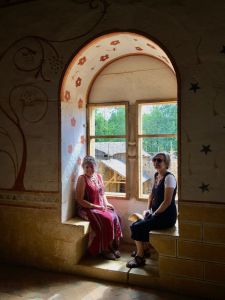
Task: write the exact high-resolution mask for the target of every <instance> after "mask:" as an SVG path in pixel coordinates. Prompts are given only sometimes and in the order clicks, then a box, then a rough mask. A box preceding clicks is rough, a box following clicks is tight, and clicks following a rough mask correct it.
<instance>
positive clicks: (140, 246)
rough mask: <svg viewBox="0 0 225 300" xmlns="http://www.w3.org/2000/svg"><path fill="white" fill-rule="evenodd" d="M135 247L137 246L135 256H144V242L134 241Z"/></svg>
mask: <svg viewBox="0 0 225 300" xmlns="http://www.w3.org/2000/svg"><path fill="white" fill-rule="evenodd" d="M135 244H136V247H137V252H136V256H140V257H144V243H143V242H139V241H135Z"/></svg>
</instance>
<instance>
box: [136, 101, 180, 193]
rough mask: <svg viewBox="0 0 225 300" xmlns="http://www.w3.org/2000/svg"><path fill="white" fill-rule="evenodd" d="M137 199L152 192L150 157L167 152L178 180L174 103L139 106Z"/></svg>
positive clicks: (172, 170) (152, 103) (152, 175)
mask: <svg viewBox="0 0 225 300" xmlns="http://www.w3.org/2000/svg"><path fill="white" fill-rule="evenodd" d="M137 105H138V135H137V136H138V157H139V159H138V170H139V172H138V174H139V198H147V197H148V194H149V192H150V191H151V188H152V184H153V180H154V174H155V169H154V167H153V165H152V157H153V156H154V155H155V154H156V153H157V152H160V151H166V152H168V153H169V154H170V157H171V166H170V170H171V172H172V173H173V174H174V175H175V177H176V179H177V158H178V156H177V103H176V101H175V100H171V101H169V100H165V101H162V100H160V101H154V102H150V101H148V102H143V101H141V102H138V104H137Z"/></svg>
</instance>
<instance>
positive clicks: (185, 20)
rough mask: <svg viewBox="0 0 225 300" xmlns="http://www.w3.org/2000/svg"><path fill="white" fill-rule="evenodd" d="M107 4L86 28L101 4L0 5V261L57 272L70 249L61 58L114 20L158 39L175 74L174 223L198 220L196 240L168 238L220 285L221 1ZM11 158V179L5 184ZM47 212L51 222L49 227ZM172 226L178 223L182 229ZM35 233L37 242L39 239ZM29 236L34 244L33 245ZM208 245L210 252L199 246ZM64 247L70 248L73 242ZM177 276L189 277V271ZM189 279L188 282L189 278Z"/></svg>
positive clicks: (223, 172) (223, 190)
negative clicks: (64, 221) (64, 216)
mask: <svg viewBox="0 0 225 300" xmlns="http://www.w3.org/2000/svg"><path fill="white" fill-rule="evenodd" d="M108 2H110V6H109V7H107V8H106V10H105V16H104V18H103V19H102V20H101V21H100V23H98V25H97V26H95V27H94V28H93V29H92V30H90V31H89V29H91V28H92V27H93V26H94V24H95V22H96V20H98V19H99V18H100V17H101V14H102V12H103V11H104V9H103V7H102V3H103V2H101V1H97V4H98V5H97V6H96V8H91V7H90V6H89V3H84V4H78V3H76V2H75V1H67V2H66V3H62V1H54V2H52V1H48V2H47V1H34V2H32V1H31V2H28V3H24V4H18V5H14V6H8V7H2V8H1V10H0V19H1V26H2V28H5V30H1V32H0V40H1V43H0V53H1V54H3V55H2V56H1V57H0V78H1V92H0V103H1V107H3V109H4V110H5V111H4V112H3V110H1V112H0V114H1V116H0V126H1V136H0V149H1V150H2V151H1V153H0V161H1V173H0V187H1V189H2V191H1V193H0V203H1V206H0V210H1V216H2V217H1V218H0V228H1V238H0V239H1V240H0V254H1V258H2V259H4V260H9V259H11V260H13V261H15V262H22V263H23V262H25V260H26V257H28V258H27V261H26V263H27V264H30V265H36V261H38V262H39V265H41V266H42V267H50V266H53V268H54V263H56V265H58V266H59V268H62V269H63V266H65V260H64V256H66V255H67V251H72V250H71V249H72V248H68V242H69V241H70V237H69V236H68V232H70V230H71V229H70V228H69V227H68V225H60V206H61V203H60V199H61V191H60V186H61V184H60V181H61V174H60V167H59V166H60V162H61V161H60V147H59V141H60V138H59V133H60V130H59V126H60V122H59V119H58V116H59V114H58V109H59V88H60V79H61V78H62V74H63V71H64V70H65V66H66V64H68V62H69V61H70V58H71V57H73V55H74V54H75V53H76V51H77V50H78V49H80V48H81V47H82V46H83V45H84V43H86V41H88V40H90V39H92V38H94V37H95V36H96V35H100V34H101V33H102V32H106V31H110V30H112V29H114V28H115V27H116V28H118V29H119V30H129V29H130V28H131V29H134V30H137V31H142V32H143V33H146V34H147V35H150V36H152V37H154V38H155V39H157V40H158V41H159V42H160V43H162V45H163V46H164V47H165V48H166V49H167V50H168V53H170V55H171V57H172V59H173V60H174V62H175V64H176V67H177V70H178V72H179V77H180V83H179V88H180V94H179V97H180V98H179V101H180V102H181V106H180V107H181V111H180V113H181V114H180V120H181V124H180V125H181V126H180V133H181V147H180V150H181V165H180V171H181V172H180V183H181V185H180V199H179V201H180V204H182V205H180V224H181V225H180V226H189V225H190V227H191V226H194V227H195V226H196V230H197V231H198V228H199V226H200V228H201V230H203V231H201V234H203V233H204V239H203V238H202V239H201V240H200V241H198V240H197V241H194V242H189V241H188V242H185V241H182V240H181V241H179V242H178V243H179V244H180V247H181V246H182V249H183V250H182V251H183V252H182V253H183V254H182V256H186V254H185V253H186V252H185V251H187V250H188V249H189V250H190V251H188V252H190V254H189V255H191V257H189V258H190V259H194V260H198V261H200V262H201V261H204V268H205V271H204V272H205V273H201V274H200V275H201V276H204V277H201V281H204V282H205V283H210V284H209V286H212V289H213V288H214V289H218V288H220V287H223V288H224V281H221V279H220V278H221V277H219V278H218V277H217V274H218V273H219V270H220V271H221V272H222V273H221V274H224V257H223V253H224V251H223V247H224V244H225V242H224V231H223V226H224V221H223V219H222V217H220V212H221V211H222V210H221V207H223V205H224V203H225V198H224V195H225V185H224V178H225V165H224V150H225V143H224V130H225V129H224V126H225V123H224V122H225V121H224V113H225V111H224V94H225V86H224V79H223V78H224V73H225V72H224V71H225V62H224V59H225V56H224V55H225V54H224V50H223V52H221V51H222V49H223V47H224V46H223V45H224V31H225V25H224V8H225V7H224V1H222V0H221V1H215V2H211V1H197V2H196V1H194V0H190V1H172V0H171V1H166V2H165V1H157V2H155V1H149V0H143V1H132V2H129V1H108ZM125 4H126V5H125ZM6 29H7V30H6ZM85 33H87V34H85ZM26 36H30V37H29V38H28V37H27V38H25V37H26ZM31 36H32V37H31ZM191 83H193V84H194V83H198V85H199V87H200V89H198V90H197V92H196V93H195V92H193V90H190V88H191ZM9 99H10V101H11V107H10V106H9ZM12 107H13V109H12ZM6 112H7V114H6ZM17 118H19V122H18V119H17ZM9 137H10V138H9ZM24 141H25V146H26V147H25V146H24V144H23V142H24ZM202 145H205V146H208V145H209V146H210V150H211V152H208V153H207V155H206V154H204V152H202V151H201V150H202ZM24 147H25V148H24ZM24 149H26V152H25V153H24V151H23V150H24ZM68 150H69V149H68ZM23 154H24V155H25V158H26V162H27V163H26V165H24V160H23V158H24V156H23ZM16 162H17V163H16ZM21 165H22V166H23V168H22V169H21V172H22V173H21V174H20V175H19V178H20V180H18V181H17V182H16V184H15V178H16V175H18V170H19V169H20V166H21ZM24 168H25V169H24ZM24 170H25V172H24V173H23V171H24ZM61 172H63V170H61ZM21 179H23V180H21ZM71 180H72V179H71ZM21 182H22V183H23V184H21ZM202 184H203V186H204V185H206V186H208V191H207V190H206V191H204V192H202V190H201V189H200V188H199V187H200V186H202ZM4 188H7V189H8V191H6V190H4ZM130 203H132V202H130ZM195 203H198V204H196V205H197V208H196V210H197V212H196V213H194V218H195V220H194V222H193V224H192V221H193V220H192V219H189V218H191V217H189V216H187V214H188V213H189V211H190V210H189V208H190V207H192V206H195ZM217 203H220V204H221V206H218V204H217ZM209 204H210V209H208V205H209ZM116 205H117V204H116ZM121 205H123V204H121ZM24 206H27V207H30V208H29V209H28V208H27V209H26V208H24ZM46 206H50V207H52V206H55V207H56V208H57V209H56V210H54V209H53V210H51V217H50V216H49V215H48V214H46V213H45V207H46ZM131 207H132V209H133V208H134V206H133V205H131ZM206 210H207V212H206ZM215 210H216V211H217V213H214V211H215ZM211 211H212V212H213V213H211ZM202 212H205V213H206V214H207V215H208V216H209V217H211V216H212V218H213V220H214V221H213V224H211V222H209V221H208V220H206V221H203V220H202V219H201V218H202V217H201V216H202ZM185 215H186V216H187V217H185ZM191 215H192V213H191ZM34 216H35V217H34ZM51 218H53V219H54V220H55V221H54V225H53V226H52V225H51V226H52V227H51V226H50V227H49V224H48V223H49V219H51ZM189 223H191V224H189ZM209 223H210V224H209ZM183 224H185V225H183ZM199 224H201V225H199ZM56 225H57V226H60V230H62V235H63V236H65V237H64V238H65V239H66V241H65V242H64V241H63V240H62V239H61V240H60V241H58V234H57V233H54V231H53V228H55V226H56ZM61 226H62V227H61ZM40 228H41V231H40ZM73 230H74V232H76V229H73ZM181 230H185V229H184V227H183V229H181ZM184 232H185V231H184ZM202 232H203V233H202ZM218 233H219V234H218ZM187 234H188V233H187ZM195 234H196V235H197V234H198V233H197V232H195ZM199 234H200V233H199ZM43 236H44V237H45V240H46V243H47V246H43V243H42V238H43ZM74 239H75V237H74ZM183 239H184V238H183ZM185 239H186V238H185ZM36 243H38V244H39V246H38V247H40V248H38V249H41V250H40V251H38V252H37V251H35V247H36ZM50 244H51V247H50V246H49V245H50ZM208 244H210V247H213V249H214V250H215V251H214V250H213V249H211V250H208V249H209V248H208ZM58 245H60V246H59V248H57V247H58ZM199 245H200V246H201V247H202V249H203V250H202V251H203V252H202V251H200V253H199V250H196V252H195V253H194V254H193V252H194V249H198V247H199ZM70 246H71V247H73V246H74V247H75V241H74V243H73V242H72V244H70ZM196 247H197V248H196ZM59 249H61V250H59ZM69 249H70V250H69ZM206 249H207V250H206ZM208 251H209V252H210V255H208V254H207V253H209V252H208ZM52 253H56V255H55V256H52ZM71 253H72V252H71ZM212 253H215V256H214V257H212ZM64 254H65V255H64ZM201 254H202V255H203V256H202V258H201V256H199V255H201ZM68 256H69V257H70V258H71V260H70V261H76V257H73V256H72V254H71V255H70V254H68ZM45 258H46V259H45ZM200 264H201V263H200ZM213 270H214V271H213ZM202 274H204V275H202ZM213 274H215V275H213ZM185 276H187V277H188V278H189V277H191V275H190V274H189V275H185ZM221 276H222V275H221ZM172 278H173V279H174V278H175V277H173V276H172ZM192 278H193V277H192ZM222 278H223V277H222ZM192 280H194V285H192V286H194V287H195V288H196V286H198V282H199V281H198V279H196V280H195V279H192ZM192 282H193V281H192ZM173 284H174V281H173Z"/></svg>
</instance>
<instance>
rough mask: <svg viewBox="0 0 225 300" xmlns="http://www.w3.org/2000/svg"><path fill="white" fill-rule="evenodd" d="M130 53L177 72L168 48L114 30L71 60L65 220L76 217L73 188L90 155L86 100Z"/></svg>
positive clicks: (64, 122)
mask: <svg viewBox="0 0 225 300" xmlns="http://www.w3.org/2000/svg"><path fill="white" fill-rule="evenodd" d="M128 55H148V56H151V57H153V58H156V59H158V60H160V61H162V62H163V63H164V64H166V65H167V66H168V68H169V69H171V71H172V72H173V73H175V71H174V68H173V65H172V63H171V61H170V59H169V57H168V56H167V54H166V53H165V51H164V50H163V49H162V48H161V47H160V46H159V45H157V44H156V43H155V42H153V41H152V40H150V39H148V38H146V37H145V36H142V35H140V34H137V33H131V32H114V33H109V34H105V35H102V36H100V37H98V38H96V39H94V40H92V41H91V42H90V43H88V44H87V45H86V46H84V47H83V48H82V49H81V50H80V51H79V52H78V53H77V54H76V55H75V57H74V58H73V59H72V61H71V62H70V64H69V66H68V68H67V70H66V72H65V75H64V78H63V81H62V86H61V91H60V98H61V176H62V178H61V180H62V181H61V185H62V221H65V220H67V219H68V218H70V217H71V216H72V212H73V200H72V190H73V186H74V185H75V184H76V180H77V177H78V176H79V172H80V169H81V168H80V165H81V161H82V158H83V157H84V156H85V155H86V103H87V96H88V92H89V89H90V86H91V85H92V83H93V81H94V79H95V78H96V76H97V75H98V74H99V73H100V72H101V70H102V69H103V68H105V67H106V66H107V65H108V64H109V63H112V62H113V61H114V60H117V59H119V58H121V57H125V56H128Z"/></svg>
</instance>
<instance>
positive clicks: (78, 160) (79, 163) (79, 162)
mask: <svg viewBox="0 0 225 300" xmlns="http://www.w3.org/2000/svg"><path fill="white" fill-rule="evenodd" d="M77 164H78V165H79V166H80V165H81V158H80V156H78V159H77Z"/></svg>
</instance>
